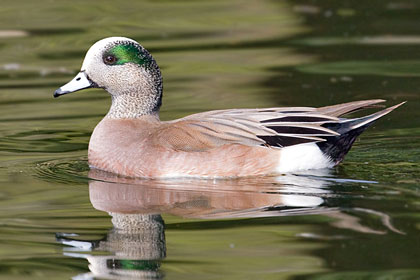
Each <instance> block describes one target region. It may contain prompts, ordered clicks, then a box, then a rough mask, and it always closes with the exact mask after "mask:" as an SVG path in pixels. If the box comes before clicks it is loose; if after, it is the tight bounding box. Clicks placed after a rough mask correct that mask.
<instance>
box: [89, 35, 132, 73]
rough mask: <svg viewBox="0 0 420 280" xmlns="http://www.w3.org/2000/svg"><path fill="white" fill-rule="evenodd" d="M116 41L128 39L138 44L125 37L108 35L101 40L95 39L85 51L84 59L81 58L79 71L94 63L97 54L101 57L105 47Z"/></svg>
mask: <svg viewBox="0 0 420 280" xmlns="http://www.w3.org/2000/svg"><path fill="white" fill-rule="evenodd" d="M118 41H128V42H132V43H135V44H138V43H137V42H136V41H134V40H133V39H130V38H126V37H109V38H105V39H102V40H99V41H97V42H96V43H95V44H93V45H92V46H91V47H90V48H89V50H88V51H87V53H86V56H85V59H84V60H83V64H82V69H81V71H84V70H86V68H87V66H88V65H89V64H91V63H94V62H95V60H96V59H97V58H98V56H100V57H102V53H103V51H104V50H105V47H106V46H108V45H109V44H111V43H114V42H118Z"/></svg>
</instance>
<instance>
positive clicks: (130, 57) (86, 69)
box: [54, 37, 399, 178]
mask: <svg viewBox="0 0 420 280" xmlns="http://www.w3.org/2000/svg"><path fill="white" fill-rule="evenodd" d="M161 81H162V80H161V76H160V71H159V68H158V67H157V64H156V62H155V61H154V60H153V58H152V57H151V56H150V54H149V53H148V52H147V51H146V50H145V49H143V48H142V47H141V46H140V45H138V43H136V42H135V41H133V40H131V39H127V38H122V37H117V38H107V39H104V40H101V41H99V42H97V43H95V44H94V45H93V46H92V47H91V49H90V50H89V51H88V53H87V55H86V58H85V61H84V63H83V66H82V71H81V72H80V73H79V74H78V75H77V76H76V77H75V78H74V79H73V80H72V81H71V82H69V83H68V84H66V85H65V86H63V87H61V88H60V89H58V90H57V91H56V92H55V95H54V96H59V95H62V94H65V93H69V92H72V91H76V90H79V89H83V88H88V87H101V88H104V89H106V90H107V91H108V92H109V93H111V95H112V105H111V108H110V111H109V112H108V114H107V115H106V116H105V118H104V119H103V120H102V121H101V122H100V123H99V124H98V125H97V127H96V128H95V130H94V132H93V134H92V137H91V140H90V143H89V156H88V158H89V164H90V165H91V166H92V167H94V168H98V169H102V170H106V171H109V172H113V173H117V174H121V175H124V176H130V177H148V178H152V177H153V178H155V177H184V176H194V177H205V178H209V177H211V178H214V177H241V176H256V175H269V174H278V173H282V172H293V171H297V170H302V169H313V168H326V167H332V166H334V165H336V164H338V163H339V162H341V161H342V159H343V158H344V155H345V154H346V153H347V152H348V150H349V149H350V147H351V145H352V144H353V142H354V140H355V139H356V137H357V136H358V135H359V134H360V133H361V132H363V131H364V129H366V128H367V127H368V126H369V125H370V124H371V123H372V122H373V121H375V120H376V119H378V118H380V117H382V116H383V115H385V114H387V113H389V112H391V111H392V110H393V109H395V108H396V107H397V106H399V105H396V106H394V107H390V108H387V109H385V110H382V111H380V112H377V113H375V114H372V115H370V116H367V117H363V118H358V119H343V118H339V117H340V116H341V115H343V114H346V113H349V112H353V111H355V110H358V109H362V108H366V107H369V106H372V105H375V104H377V103H379V102H383V100H366V101H356V102H350V103H345V104H340V105H334V106H328V107H321V108H312V107H293V108H267V109H233V110H219V111H210V112H204V113H199V114H194V115H190V116H187V117H185V118H182V119H179V120H174V121H168V122H162V121H160V120H159V116H158V111H159V107H160V104H161V99H162V82H161Z"/></svg>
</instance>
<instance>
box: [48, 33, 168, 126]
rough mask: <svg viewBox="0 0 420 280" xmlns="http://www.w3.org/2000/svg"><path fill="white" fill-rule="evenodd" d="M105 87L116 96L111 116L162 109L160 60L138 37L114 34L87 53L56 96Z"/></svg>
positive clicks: (131, 115) (133, 116)
mask: <svg viewBox="0 0 420 280" xmlns="http://www.w3.org/2000/svg"><path fill="white" fill-rule="evenodd" d="M93 87H96V88H103V89H105V90H106V91H108V92H109V93H110V94H111V96H112V106H111V109H110V111H109V113H108V115H107V116H108V117H111V118H136V117H139V116H142V115H146V114H153V113H156V112H157V111H158V110H159V107H160V105H161V100H162V76H161V73H160V70H159V67H158V66H157V63H156V61H155V60H154V59H153V57H152V56H151V55H150V53H149V52H148V51H147V50H146V49H145V48H143V47H142V46H141V45H140V44H139V43H137V42H136V41H134V40H132V39H129V38H125V37H110V38H105V39H102V40H100V41H98V42H96V43H95V44H94V45H92V47H90V49H89V50H88V52H87V53H86V56H85V59H84V61H83V65H82V68H81V70H80V72H79V73H78V74H77V75H76V77H75V78H74V79H73V80H71V81H70V82H69V83H67V84H65V85H64V86H62V87H60V88H59V89H57V90H56V91H55V92H54V97H58V96H61V95H63V94H67V93H70V92H75V91H78V90H82V89H85V88H93Z"/></svg>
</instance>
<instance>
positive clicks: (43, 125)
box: [0, 0, 420, 279]
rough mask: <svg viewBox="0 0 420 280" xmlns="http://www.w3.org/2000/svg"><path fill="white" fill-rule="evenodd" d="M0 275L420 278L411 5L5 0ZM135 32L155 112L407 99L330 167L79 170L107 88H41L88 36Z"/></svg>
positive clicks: (419, 157)
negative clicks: (159, 176) (154, 175)
mask: <svg viewBox="0 0 420 280" xmlns="http://www.w3.org/2000/svg"><path fill="white" fill-rule="evenodd" d="M3 2H4V3H1V5H0V278H1V279H150V278H157V279H160V278H166V279H420V214H419V213H420V212H419V210H420V191H419V174H420V164H419V161H420V121H419V118H420V113H419V112H420V51H419V50H420V24H419V19H420V1H416V0H411V1H410V0H405V1H390V0H369V1H332V0H287V1H270V0H264V1H263V0H260V1H245V0H244V1H241V0H232V1H221V0H215V1H186V0H176V1H163V0H162V1H81V0H75V1H64V0H60V1H28V0H22V1H3ZM108 36H126V37H131V38H133V39H135V40H138V41H139V42H141V44H142V45H143V46H144V47H146V48H147V49H148V50H149V51H150V52H151V53H152V54H153V56H154V57H155V58H156V60H157V62H158V64H159V65H160V67H161V70H162V73H163V76H164V99H163V107H162V111H161V118H162V119H164V120H169V119H173V118H178V117H182V116H185V115H188V114H191V113H196V112H201V111H205V110H212V109H223V108H259V107H275V106H325V105H330V104H336V103H340V102H348V101H352V100H359V99H371V98H383V99H387V100H388V101H387V103H386V104H387V105H393V104H396V103H399V102H402V101H408V102H407V104H405V105H404V106H403V107H401V108H399V109H398V110H396V111H395V112H393V113H391V114H390V115H387V116H386V117H384V118H383V119H381V120H379V121H378V122H377V123H376V124H375V125H374V126H373V127H371V128H370V129H369V130H368V131H366V132H365V133H364V134H363V135H362V136H361V137H360V138H359V140H358V141H357V142H356V143H355V145H354V147H353V149H352V150H351V151H350V153H349V154H348V156H347V157H346V160H345V161H344V162H343V163H342V164H341V165H340V166H338V167H336V168H333V169H331V170H321V171H314V172H305V173H304V174H288V175H284V176H278V177H268V178H247V179H238V180H224V181H212V180H208V181H206V180H170V181H156V180H152V181H150V180H146V181H144V180H134V179H133V180H129V179H124V178H118V177H115V176H113V175H112V174H104V173H101V172H97V171H94V170H93V171H89V167H88V165H87V146H88V143H89V137H90V134H91V132H92V130H93V128H94V127H95V125H96V124H97V123H98V122H99V121H100V120H101V118H102V117H103V116H104V115H105V114H106V112H107V109H108V107H109V104H110V98H109V95H108V94H107V93H106V92H104V91H103V90H100V89H91V90H86V91H82V92H78V93H74V94H70V95H66V96H65V97H61V98H59V99H53V98H52V94H53V92H54V90H55V89H56V88H58V87H59V86H61V85H63V84H64V83H66V82H67V81H69V80H70V79H72V78H73V77H74V75H75V74H76V73H77V71H78V70H79V68H80V66H81V62H82V60H83V57H84V54H85V52H86V50H87V49H88V48H89V46H90V45H91V44H93V43H94V42H95V41H97V40H99V39H102V38H104V37H108Z"/></svg>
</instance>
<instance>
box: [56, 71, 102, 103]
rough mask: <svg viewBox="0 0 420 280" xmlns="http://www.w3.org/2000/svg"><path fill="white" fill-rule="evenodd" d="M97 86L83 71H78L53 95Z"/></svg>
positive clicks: (57, 95)
mask: <svg viewBox="0 0 420 280" xmlns="http://www.w3.org/2000/svg"><path fill="white" fill-rule="evenodd" d="M93 87H98V86H97V85H96V84H95V83H94V82H93V81H91V80H90V79H89V77H88V76H87V75H86V73H85V72H84V71H81V72H79V73H78V74H77V75H76V77H74V78H73V80H71V81H70V82H68V83H67V84H65V85H63V86H62V87H60V88H58V89H57V90H56V91H55V92H54V95H53V96H54V97H59V96H61V95H64V94H67V93H71V92H75V91H78V90H82V89H85V88H93Z"/></svg>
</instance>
